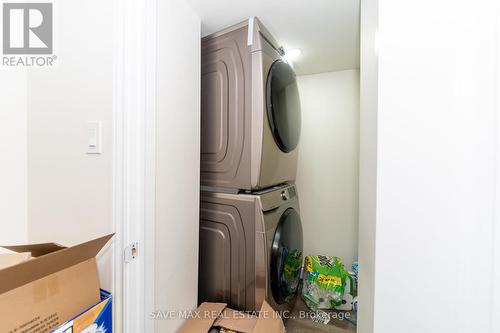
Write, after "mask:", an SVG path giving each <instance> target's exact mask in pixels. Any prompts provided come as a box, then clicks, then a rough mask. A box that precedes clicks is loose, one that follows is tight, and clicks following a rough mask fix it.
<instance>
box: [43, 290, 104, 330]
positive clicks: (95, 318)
mask: <svg viewBox="0 0 500 333" xmlns="http://www.w3.org/2000/svg"><path fill="white" fill-rule="evenodd" d="M97 332H99V333H105V332H107V333H111V332H113V303H112V298H111V294H110V293H109V292H107V291H105V290H102V289H101V301H100V302H99V303H98V304H96V305H94V306H93V307H91V308H90V309H87V310H85V311H83V312H82V313H80V314H79V315H78V316H76V317H75V318H73V319H71V320H69V321H67V322H65V323H64V324H62V325H61V326H60V327H58V328H57V329H55V330H54V331H52V333H97Z"/></svg>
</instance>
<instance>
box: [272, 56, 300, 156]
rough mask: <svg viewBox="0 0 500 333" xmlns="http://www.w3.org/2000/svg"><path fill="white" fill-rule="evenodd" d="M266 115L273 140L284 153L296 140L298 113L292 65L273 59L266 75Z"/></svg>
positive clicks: (297, 93) (293, 147) (298, 122)
mask: <svg viewBox="0 0 500 333" xmlns="http://www.w3.org/2000/svg"><path fill="white" fill-rule="evenodd" d="M267 116H268V120H269V126H270V127H271V131H272V133H273V136H274V141H275V142H276V144H277V145H278V147H279V148H280V149H281V150H282V151H283V152H285V153H289V152H291V151H292V150H294V149H295V148H296V147H297V145H298V144H299V139H300V128H301V121H302V120H301V115H300V99H299V90H298V87H297V80H296V78H295V73H294V71H293V69H292V67H291V66H290V65H289V64H287V63H286V62H284V61H283V60H276V61H275V62H274V63H273V64H272V65H271V69H270V70H269V75H268V77H267Z"/></svg>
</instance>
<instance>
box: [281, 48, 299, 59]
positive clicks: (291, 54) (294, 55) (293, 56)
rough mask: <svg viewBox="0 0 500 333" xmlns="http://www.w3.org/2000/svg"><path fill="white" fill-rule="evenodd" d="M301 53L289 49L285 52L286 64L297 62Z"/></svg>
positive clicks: (297, 50)
mask: <svg viewBox="0 0 500 333" xmlns="http://www.w3.org/2000/svg"><path fill="white" fill-rule="evenodd" d="M301 53H302V50H301V49H290V50H286V51H285V59H286V60H287V61H288V62H292V61H294V60H297V59H298V58H299V57H300V55H301Z"/></svg>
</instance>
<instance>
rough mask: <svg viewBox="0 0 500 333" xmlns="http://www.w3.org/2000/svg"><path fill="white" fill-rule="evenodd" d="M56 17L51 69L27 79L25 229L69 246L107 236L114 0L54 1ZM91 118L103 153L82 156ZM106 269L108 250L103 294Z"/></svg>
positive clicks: (35, 237)
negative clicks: (99, 133)
mask: <svg viewBox="0 0 500 333" xmlns="http://www.w3.org/2000/svg"><path fill="white" fill-rule="evenodd" d="M54 11H55V13H54V14H55V17H54V24H55V27H56V28H55V36H54V40H55V43H56V46H55V50H54V52H55V54H56V55H57V57H58V59H57V62H56V67H55V68H51V69H40V70H34V69H31V70H30V72H29V73H28V130H27V132H28V183H29V192H28V221H29V224H28V231H29V240H30V242H44V241H56V242H60V243H62V244H65V245H74V244H77V243H79V242H84V241H87V240H90V239H92V238H94V237H99V236H102V235H105V234H108V233H111V232H113V224H112V132H111V131H112V123H111V122H112V111H113V81H112V80H113V66H112V65H113V63H112V61H113V58H112V57H113V15H114V13H113V2H112V1H105V2H102V1H98V0H88V1H77V0H65V1H57V2H56V3H55V5H54ZM90 18H91V19H90ZM93 120H101V121H102V125H103V127H102V133H103V135H102V139H103V141H102V142H103V146H102V154H101V155H87V154H86V122H87V121H93ZM111 268H112V261H111V250H108V251H107V252H105V253H104V254H103V256H102V258H101V259H100V272H101V279H102V285H103V287H104V288H110V287H111V282H112V274H111Z"/></svg>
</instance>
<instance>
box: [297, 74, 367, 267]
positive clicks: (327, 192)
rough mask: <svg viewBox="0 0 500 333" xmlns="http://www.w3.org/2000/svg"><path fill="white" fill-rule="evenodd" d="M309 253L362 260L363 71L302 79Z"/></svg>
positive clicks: (302, 185) (300, 175) (303, 195)
mask: <svg viewBox="0 0 500 333" xmlns="http://www.w3.org/2000/svg"><path fill="white" fill-rule="evenodd" d="M298 83H299V92H300V99H301V104H302V133H301V139H300V148H299V161H298V172H297V181H296V182H297V186H298V190H299V198H300V210H301V212H300V214H301V218H302V222H303V231H304V253H305V254H323V255H332V256H333V255H334V256H337V257H339V258H341V259H342V260H343V262H344V264H345V265H346V268H347V269H350V267H351V263H352V262H353V261H354V260H357V257H358V171H359V167H358V166H359V71H358V70H347V71H340V72H329V73H322V74H315V75H305V76H299V77H298Z"/></svg>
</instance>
